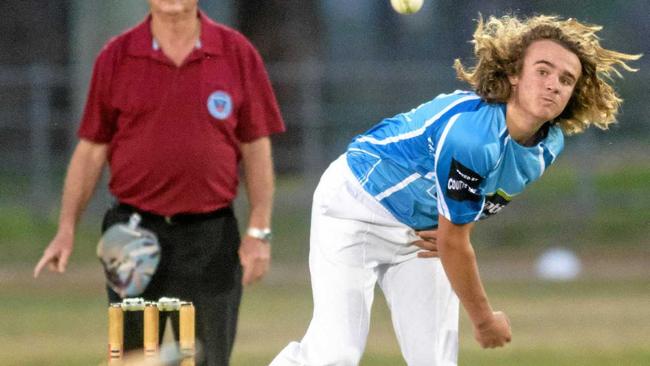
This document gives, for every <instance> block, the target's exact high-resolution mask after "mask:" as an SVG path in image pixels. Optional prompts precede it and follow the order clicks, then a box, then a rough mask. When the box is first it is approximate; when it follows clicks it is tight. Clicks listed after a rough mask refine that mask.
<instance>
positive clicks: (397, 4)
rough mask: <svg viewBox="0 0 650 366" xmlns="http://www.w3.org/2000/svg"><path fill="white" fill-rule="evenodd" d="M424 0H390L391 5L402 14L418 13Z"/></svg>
mask: <svg viewBox="0 0 650 366" xmlns="http://www.w3.org/2000/svg"><path fill="white" fill-rule="evenodd" d="M423 2H424V0H390V5H391V6H392V7H393V9H395V11H396V12H398V13H400V14H413V13H417V12H418V10H420V9H421V8H422V3H423Z"/></svg>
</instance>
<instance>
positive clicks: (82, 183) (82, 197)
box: [34, 139, 108, 277]
mask: <svg viewBox="0 0 650 366" xmlns="http://www.w3.org/2000/svg"><path fill="white" fill-rule="evenodd" d="M107 151H108V144H103V143H95V142H92V141H89V140H84V139H81V140H80V141H79V143H78V144H77V147H76V148H75V150H74V153H73V154H72V159H71V160H70V165H69V166H68V172H67V174H66V178H65V183H64V185H63V198H62V200H61V212H60V214H59V228H58V230H57V232H56V235H55V236H54V239H52V241H51V242H50V244H49V245H48V247H47V248H46V249H45V251H44V253H43V256H42V257H41V259H40V261H39V262H38V264H37V265H36V267H35V268H34V277H38V274H39V273H40V272H41V270H42V269H43V267H45V266H46V265H48V267H49V269H50V270H51V271H56V272H59V273H62V272H64V271H65V268H66V265H67V264H68V258H69V257H70V254H71V253H72V249H73V247H74V235H75V230H76V227H77V222H78V221H79V217H80V216H81V213H82V212H83V210H84V209H85V208H86V205H87V204H88V201H89V200H90V197H92V194H93V192H94V191H95V187H97V182H98V181H99V178H100V177H101V175H102V169H103V168H104V165H105V164H106V153H107Z"/></svg>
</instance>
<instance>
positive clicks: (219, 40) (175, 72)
mask: <svg viewBox="0 0 650 366" xmlns="http://www.w3.org/2000/svg"><path fill="white" fill-rule="evenodd" d="M199 18H200V21H201V37H200V42H198V43H197V46H196V48H195V49H194V50H193V51H192V53H191V54H190V55H189V56H188V57H187V59H186V60H185V61H184V62H183V64H182V65H181V66H180V67H177V66H176V65H174V64H173V63H172V61H171V60H169V59H168V58H167V57H166V56H165V55H164V54H163V52H162V50H161V49H160V48H158V47H157V43H156V42H155V41H154V40H153V38H152V34H151V28H150V23H151V17H149V18H147V19H146V20H145V21H144V22H142V23H141V24H139V25H137V26H136V27H135V28H132V29H130V30H128V31H126V32H125V33H123V34H122V35H120V36H117V37H115V38H113V39H112V40H110V41H109V42H108V43H107V44H106V46H105V47H104V48H103V49H102V51H101V52H100V54H99V56H98V57H97V60H96V62H95V67H94V71H93V77H92V82H91V85H90V91H89V94H88V100H87V102H86V108H85V111H84V114H83V119H82V121H81V126H80V128H79V131H78V135H79V137H80V138H82V139H87V140H90V141H93V142H98V143H108V144H109V149H108V163H109V166H110V172H111V177H110V183H109V189H110V191H111V193H112V194H113V195H114V196H115V197H116V198H117V199H118V200H119V201H120V202H122V203H126V204H130V205H133V206H135V207H138V208H140V209H141V210H144V211H148V212H153V213H157V214H160V215H173V214H177V213H200V212H209V211H213V210H215V209H218V208H221V207H225V206H228V205H230V204H231V202H232V200H233V199H234V197H235V195H236V193H237V186H238V169H237V165H238V162H239V159H240V157H241V154H240V149H239V145H240V143H241V142H251V141H253V140H255V139H257V138H260V137H264V136H268V135H270V134H273V133H276V132H282V131H284V123H283V121H282V117H281V116H280V112H279V108H278V105H277V101H276V99H275V95H274V94H273V90H272V89H271V84H270V82H269V78H268V76H267V74H266V70H265V68H264V65H263V62H262V59H261V57H260V55H259V54H258V52H257V51H256V50H255V48H254V47H253V46H252V45H251V44H250V42H249V41H248V40H247V39H246V38H245V37H244V36H243V35H241V34H240V33H238V32H236V31H234V30H232V29H230V28H228V27H225V26H223V25H220V24H217V23H215V22H213V21H212V20H210V19H209V18H208V17H207V16H205V15H204V14H203V13H199Z"/></svg>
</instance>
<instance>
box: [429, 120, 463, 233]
mask: <svg viewBox="0 0 650 366" xmlns="http://www.w3.org/2000/svg"><path fill="white" fill-rule="evenodd" d="M458 117H460V113H458V114H455V115H453V116H452V117H451V118H450V119H449V122H447V125H446V126H445V129H444V131H442V135H440V141H439V142H438V146H437V147H436V155H435V156H436V165H435V169H436V171H438V157H439V156H440V151H441V150H442V145H444V144H445V141H446V140H447V134H448V133H449V130H450V129H451V127H452V126H453V125H454V124H455V123H456V120H458ZM436 178H437V177H436ZM436 182H437V184H436V191H437V192H438V211H439V212H441V213H442V214H443V216H445V217H446V218H447V220H449V221H451V216H450V214H449V208H448V207H447V202H445V196H444V195H443V194H442V191H441V190H440V186H442V185H443V184H446V183H443V182H439V181H437V179H436Z"/></svg>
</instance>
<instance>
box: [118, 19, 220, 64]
mask: <svg viewBox="0 0 650 366" xmlns="http://www.w3.org/2000/svg"><path fill="white" fill-rule="evenodd" d="M198 17H199V21H200V22H201V36H200V37H199V39H198V40H197V42H196V46H195V47H196V48H197V49H200V50H201V51H203V52H204V53H208V54H211V55H220V54H222V53H223V39H222V37H221V32H215V31H214V29H213V28H214V27H215V26H216V23H215V22H214V21H212V20H211V19H210V18H208V17H207V16H206V15H205V13H203V11H201V10H199V13H198ZM131 36H132V38H131V41H130V42H129V45H128V47H127V53H128V54H129V55H132V56H142V57H147V56H153V55H154V53H155V52H156V51H158V50H159V49H160V46H159V45H158V42H157V41H156V40H155V39H154V38H153V35H152V34H151V14H149V15H148V16H147V17H146V18H145V19H144V20H143V21H142V22H140V24H138V25H136V26H135V27H134V28H133V31H132V34H131Z"/></svg>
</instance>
